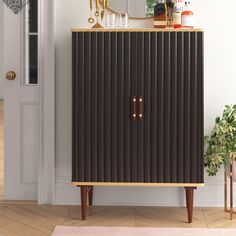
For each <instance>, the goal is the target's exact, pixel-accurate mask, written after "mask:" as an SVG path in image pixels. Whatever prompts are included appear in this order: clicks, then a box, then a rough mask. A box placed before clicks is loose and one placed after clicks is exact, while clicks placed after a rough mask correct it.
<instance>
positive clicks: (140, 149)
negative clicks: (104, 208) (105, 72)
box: [137, 32, 145, 182]
mask: <svg viewBox="0 0 236 236" xmlns="http://www.w3.org/2000/svg"><path fill="white" fill-rule="evenodd" d="M144 43H145V42H144V33H143V32H139V33H138V34H137V49H138V50H137V99H138V107H137V113H138V114H137V119H138V120H139V121H138V122H137V125H138V129H137V173H138V174H137V182H144V181H145V180H144V171H145V162H144V155H143V154H144V130H143V129H144V122H143V121H142V120H143V119H140V117H139V115H140V114H141V113H140V106H139V105H140V101H139V99H141V97H143V95H144V83H145V74H144V60H145V58H144Z"/></svg>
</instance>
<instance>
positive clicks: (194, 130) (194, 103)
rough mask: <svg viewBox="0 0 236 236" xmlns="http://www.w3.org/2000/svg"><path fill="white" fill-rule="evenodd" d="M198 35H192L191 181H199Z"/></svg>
mask: <svg viewBox="0 0 236 236" xmlns="http://www.w3.org/2000/svg"><path fill="white" fill-rule="evenodd" d="M197 43H198V42H197V34H196V33H191V68H190V69H191V72H190V78H191V86H190V96H191V99H190V101H191V103H190V123H191V131H190V133H191V140H190V150H191V151H190V156H191V169H190V171H191V172H190V174H191V181H192V182H196V181H197V170H196V166H197V145H196V143H197V115H196V114H197V103H198V99H197V90H198V79H197V57H198V51H197Z"/></svg>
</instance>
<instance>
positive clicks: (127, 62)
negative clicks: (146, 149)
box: [123, 32, 132, 182]
mask: <svg viewBox="0 0 236 236" xmlns="http://www.w3.org/2000/svg"><path fill="white" fill-rule="evenodd" d="M130 35H131V33H129V32H126V33H124V114H123V121H124V153H123V155H124V167H123V168H124V182H131V177H130V173H131V122H132V121H131V119H130V117H131V47H130V44H131V36H130ZM127 101H128V102H127Z"/></svg>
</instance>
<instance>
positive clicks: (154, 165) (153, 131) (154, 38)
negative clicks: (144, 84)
mask: <svg viewBox="0 0 236 236" xmlns="http://www.w3.org/2000/svg"><path fill="white" fill-rule="evenodd" d="M158 36H159V35H157V34H156V33H151V63H150V64H151V95H150V103H151V109H150V113H148V112H147V111H146V114H145V117H150V122H151V125H150V141H151V145H150V149H151V150H150V152H151V157H150V158H151V181H152V182H157V175H158V172H157V169H159V168H158V165H159V163H158V160H159V159H158V158H157V157H158V154H157V148H158V146H157V129H158V127H157V118H158V114H157V111H158V107H157V102H158V99H157V92H156V91H157V86H158V85H157V84H158V82H157V75H158V66H159V64H158V54H157V51H158V49H157V48H158ZM146 99H147V97H146V96H145V100H146ZM147 102H148V101H147ZM160 115H161V114H160ZM144 122H148V120H146V119H145V118H144ZM146 148H147V147H146ZM161 168H162V167H161Z"/></svg>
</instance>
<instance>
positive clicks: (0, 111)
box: [0, 99, 3, 200]
mask: <svg viewBox="0 0 236 236" xmlns="http://www.w3.org/2000/svg"><path fill="white" fill-rule="evenodd" d="M2 198H3V100H1V99H0V200H1V199H2Z"/></svg>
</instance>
